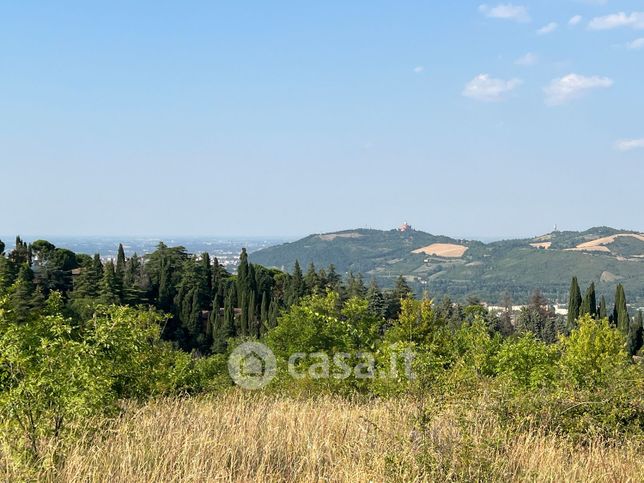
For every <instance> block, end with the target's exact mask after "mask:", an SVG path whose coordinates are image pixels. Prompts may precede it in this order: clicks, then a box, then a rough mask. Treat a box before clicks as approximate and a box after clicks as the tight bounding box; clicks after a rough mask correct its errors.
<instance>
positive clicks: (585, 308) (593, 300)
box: [579, 282, 597, 318]
mask: <svg viewBox="0 0 644 483" xmlns="http://www.w3.org/2000/svg"><path fill="white" fill-rule="evenodd" d="M586 314H588V315H590V316H591V317H593V318H595V317H596V316H597V295H596V293H595V282H591V284H590V286H589V287H588V289H587V290H586V294H585V295H584V300H583V302H582V304H581V308H580V310H579V315H586Z"/></svg>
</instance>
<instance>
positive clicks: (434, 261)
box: [251, 227, 644, 304]
mask: <svg viewBox="0 0 644 483" xmlns="http://www.w3.org/2000/svg"><path fill="white" fill-rule="evenodd" d="M420 249H424V250H425V252H424V253H423V252H421V253H414V252H415V251H418V250H420ZM251 260H252V261H253V262H255V263H260V264H262V265H267V266H274V267H278V268H282V269H286V270H290V269H291V268H292V266H293V264H294V263H295V260H299V262H300V264H301V265H302V266H303V268H305V267H306V266H307V265H308V264H309V263H311V262H312V263H314V264H315V265H316V266H317V267H325V266H327V265H329V264H331V263H332V264H334V265H335V266H336V268H337V270H338V272H340V273H346V272H349V271H352V272H354V273H362V274H364V275H365V278H367V279H369V278H372V277H373V278H376V279H377V280H378V282H379V283H381V284H382V285H384V286H390V285H391V284H392V283H393V281H394V280H395V278H396V277H398V276H399V275H403V276H405V278H406V279H407V281H408V282H409V283H410V285H411V286H412V287H413V288H414V289H415V290H417V291H418V292H421V291H423V290H428V291H429V292H430V293H431V294H432V295H434V296H442V295H444V294H449V295H451V296H453V297H465V296H468V295H476V296H479V297H481V298H482V299H484V300H487V301H489V302H497V301H499V300H500V298H501V296H502V294H503V293H504V292H508V293H510V294H511V295H512V297H513V299H514V300H515V301H517V302H521V301H525V300H527V298H528V297H529V295H530V293H531V292H532V291H533V290H534V289H537V288H538V289H540V290H541V291H542V292H543V293H544V294H546V296H548V297H549V298H551V299H552V300H559V301H563V300H564V299H565V297H566V295H567V292H568V286H569V284H570V278H571V277H572V276H573V275H577V276H578V277H579V279H580V282H581V283H583V284H589V283H590V282H591V281H594V282H595V283H596V284H597V286H598V289H599V291H600V292H602V293H605V294H606V295H607V297H608V298H609V299H610V297H611V295H612V293H613V291H614V289H615V286H616V284H617V283H620V282H621V283H623V284H624V285H625V286H626V288H627V291H628V294H629V299H630V301H631V302H635V303H639V304H644V235H641V234H638V233H637V232H632V231H623V230H616V229H613V228H608V227H598V228H591V229H590V230H586V231H584V232H570V231H568V232H553V233H550V234H547V235H543V236H541V237H536V238H533V239H523V240H504V241H499V242H494V243H489V244H484V243H482V242H478V241H470V240H457V239H453V238H450V237H446V236H436V235H431V234H429V233H424V232H421V231H416V230H408V231H404V232H401V231H399V230H389V231H381V230H365V229H357V230H346V231H341V232H335V233H327V234H317V235H310V236H308V237H306V238H303V239H301V240H298V241H296V242H292V243H286V244H283V245H279V246H274V247H270V248H266V249H263V250H260V251H258V252H255V253H253V254H251Z"/></svg>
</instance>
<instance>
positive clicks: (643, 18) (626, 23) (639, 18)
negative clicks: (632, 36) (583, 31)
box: [588, 12, 644, 30]
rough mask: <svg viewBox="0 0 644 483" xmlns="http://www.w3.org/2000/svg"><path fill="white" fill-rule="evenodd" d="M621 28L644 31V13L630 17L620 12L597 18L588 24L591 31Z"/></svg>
mask: <svg viewBox="0 0 644 483" xmlns="http://www.w3.org/2000/svg"><path fill="white" fill-rule="evenodd" d="M619 27H632V28H634V29H644V12H633V13H631V14H630V15H626V14H625V13H624V12H619V13H614V14H611V15H606V16H604V17H595V18H594V19H592V20H591V21H590V23H589V24H588V28H589V29H590V30H610V29H615V28H619Z"/></svg>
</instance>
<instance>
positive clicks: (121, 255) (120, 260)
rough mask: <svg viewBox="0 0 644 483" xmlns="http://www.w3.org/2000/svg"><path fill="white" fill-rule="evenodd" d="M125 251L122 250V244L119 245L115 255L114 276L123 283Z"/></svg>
mask: <svg viewBox="0 0 644 483" xmlns="http://www.w3.org/2000/svg"><path fill="white" fill-rule="evenodd" d="M125 262H126V260H125V250H124V249H123V244H122V243H119V249H118V252H117V254H116V268H115V272H116V276H117V277H118V279H119V280H120V281H121V283H123V279H124V277H125Z"/></svg>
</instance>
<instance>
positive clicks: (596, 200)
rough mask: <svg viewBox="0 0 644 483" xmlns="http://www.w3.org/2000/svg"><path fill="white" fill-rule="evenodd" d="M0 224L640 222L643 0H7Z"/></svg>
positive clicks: (192, 227) (256, 230)
mask: <svg viewBox="0 0 644 483" xmlns="http://www.w3.org/2000/svg"><path fill="white" fill-rule="evenodd" d="M0 67H1V69H2V70H1V72H2V75H0V113H1V116H0V186H1V187H2V188H1V191H0V206H2V209H1V210H0V233H20V234H24V235H108V234H109V235H196V236H198V235H288V236H297V235H305V234H308V233H317V232H323V231H332V230H337V229H343V228H354V227H365V226H366V227H374V228H390V227H393V226H396V225H398V224H400V223H401V222H402V221H405V220H407V221H409V222H410V223H412V224H413V225H415V226H416V227H418V228H420V229H424V230H426V231H429V232H432V233H439V234H448V235H454V236H481V237H487V236H523V235H534V234H539V233H543V232H547V231H550V230H551V228H552V226H553V225H554V224H555V223H557V224H558V225H559V227H560V228H562V229H583V228H588V227H590V226H593V225H603V224H606V225H612V226H616V227H623V228H630V229H637V230H644V211H642V209H641V207H642V198H643V196H644V186H643V180H644V176H643V175H644V95H643V87H644V3H643V2H641V1H619V0H605V1H602V0H587V1H583V0H557V1H555V0H550V1H545V0H542V1H537V0H535V1H525V2H521V1H517V2H513V3H506V2H503V3H495V2H487V3H482V2H481V1H477V2H473V1H461V0H459V1H458V2H446V1H400V2H391V1H388V2H385V1H368V2H367V1H362V2H358V1H355V2H348V1H327V2H295V1H293V2H286V1H275V2H253V1H249V2H195V1H182V2H166V1H154V2H153V1H139V2H125V1H116V0H112V1H109V2H80V1H79V2H47V3H46V2H36V1H21V2H3V3H2V4H1V5H0Z"/></svg>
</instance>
